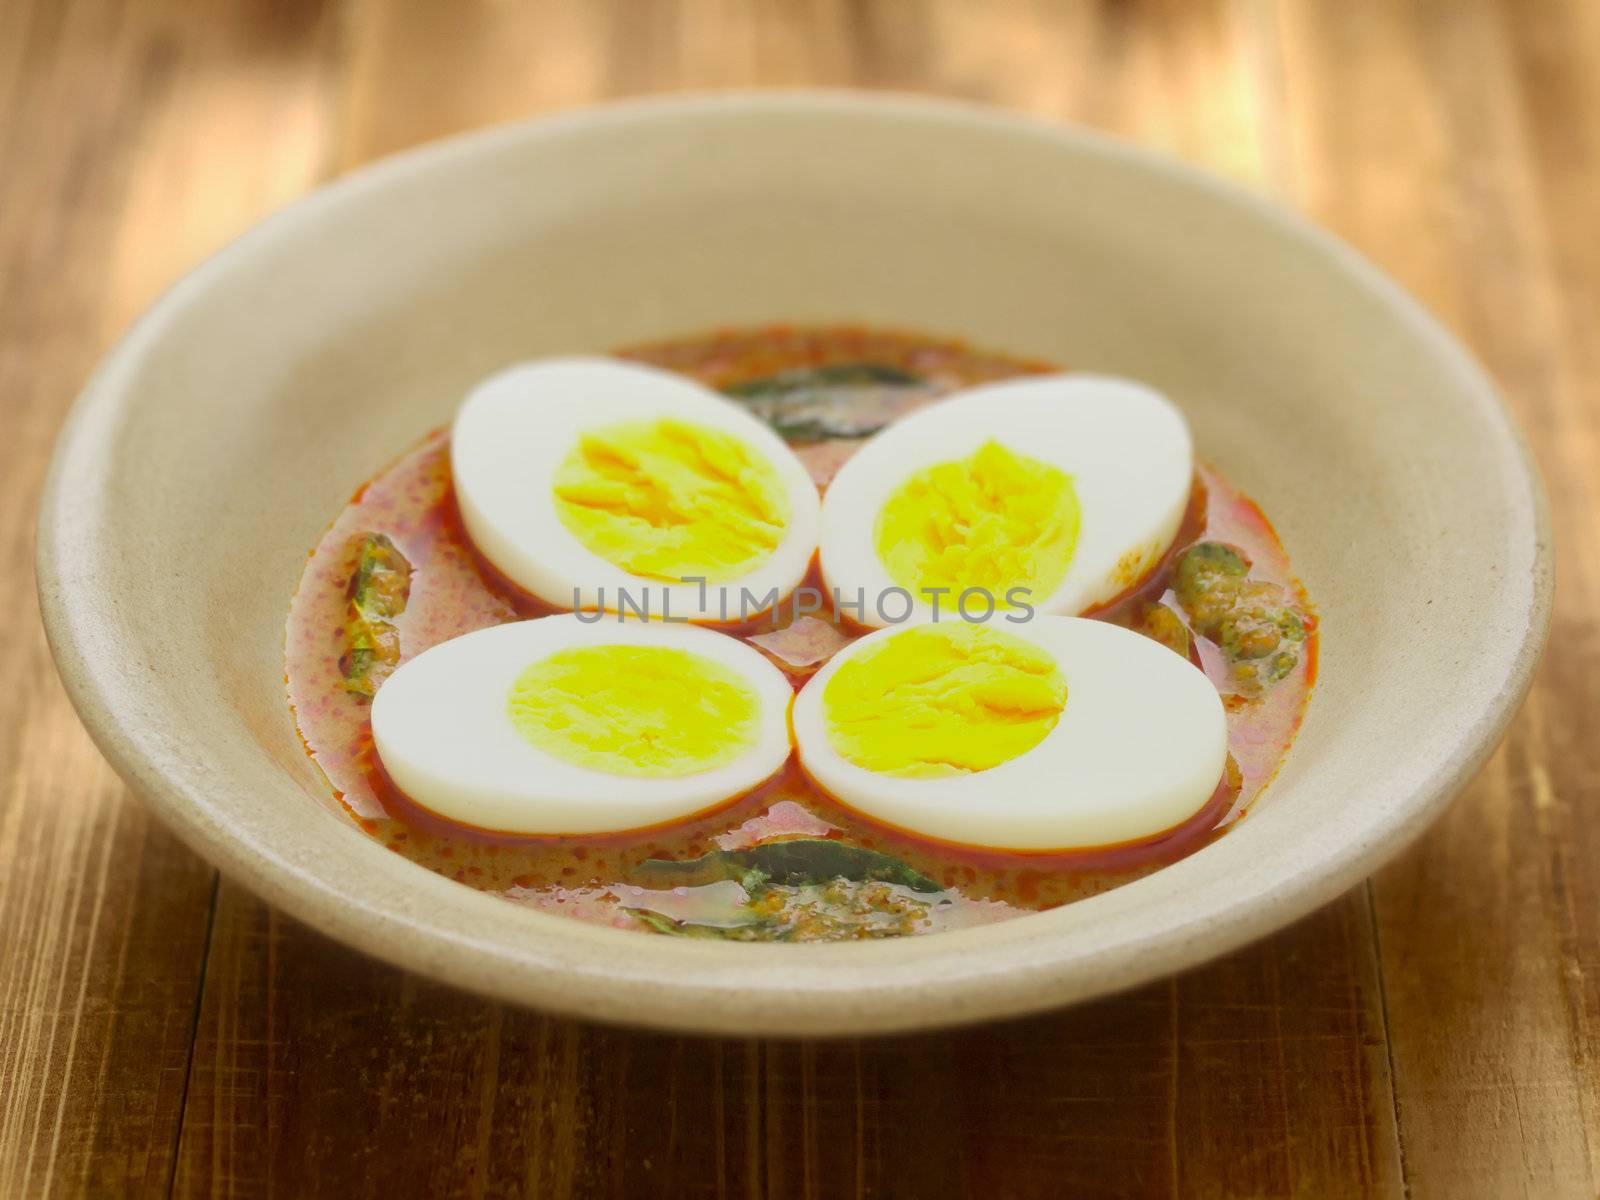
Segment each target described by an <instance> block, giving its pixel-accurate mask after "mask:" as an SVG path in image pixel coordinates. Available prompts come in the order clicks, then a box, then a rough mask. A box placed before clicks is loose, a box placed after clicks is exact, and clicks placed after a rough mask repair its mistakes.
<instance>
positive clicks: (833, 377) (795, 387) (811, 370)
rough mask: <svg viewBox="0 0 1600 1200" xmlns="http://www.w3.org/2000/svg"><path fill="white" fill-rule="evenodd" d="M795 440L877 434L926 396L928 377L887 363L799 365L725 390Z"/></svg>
mask: <svg viewBox="0 0 1600 1200" xmlns="http://www.w3.org/2000/svg"><path fill="white" fill-rule="evenodd" d="M723 391H724V393H725V394H726V395H729V396H732V397H733V398H734V399H735V400H739V401H741V402H742V403H744V404H745V405H746V406H747V407H748V408H749V409H750V411H751V412H752V413H754V414H755V415H756V416H758V417H760V418H761V419H762V420H763V421H765V422H767V424H769V425H771V426H772V428H773V429H774V430H776V431H777V432H778V433H779V434H781V435H782V436H784V437H786V438H789V439H790V440H792V441H821V440H823V439H825V438H857V437H866V436H867V435H868V434H872V433H876V432H877V431H878V430H880V429H882V428H883V427H884V426H885V425H887V424H888V423H889V422H890V421H892V420H894V418H895V417H896V416H898V415H899V414H900V413H901V412H903V411H905V410H906V409H908V408H910V407H912V406H913V405H914V404H916V403H917V402H918V401H920V400H923V399H926V398H927V397H928V396H929V395H930V394H931V389H930V388H929V385H928V383H927V381H926V380H924V379H922V378H921V377H920V376H917V375H913V374H912V373H911V372H909V371H905V370H902V369H901V368H899V367H891V366H887V365H885V364H883V363H871V362H859V363H834V364H832V365H829V366H822V367H797V368H794V369H792V370H788V371H779V372H778V373H777V374H776V375H767V376H764V377H762V378H760V379H752V380H748V381H746V382H744V383H736V384H733V385H731V386H729V387H726V388H724V389H723Z"/></svg>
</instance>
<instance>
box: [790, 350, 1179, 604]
mask: <svg viewBox="0 0 1600 1200" xmlns="http://www.w3.org/2000/svg"><path fill="white" fill-rule="evenodd" d="M1193 473H1194V462H1193V450H1192V446H1191V442H1190V438H1189V427H1188V425H1187V423H1186V422H1185V421H1184V418H1183V414H1182V413H1180V412H1179V411H1178V409H1177V408H1176V407H1174V405H1173V404H1172V403H1171V402H1170V401H1168V400H1167V399H1166V398H1164V397H1163V396H1162V395H1161V394H1160V393H1158V392H1155V391H1152V390H1151V389H1150V388H1147V387H1144V386H1143V385H1141V384H1137V383H1133V382H1130V381H1128V380H1124V379H1113V378H1109V377H1105V376H1097V375H1043V376H1030V377H1027V378H1023V379H1015V380H1008V381H1005V382H1002V383H994V384H985V385H983V386H981V387H976V388H972V389H970V390H967V391H964V392H961V393H959V394H957V395H955V396H952V397H950V398H949V399H947V400H944V401H942V402H940V403H938V404H935V405H932V406H930V407H928V408H924V409H921V410H920V411H918V412H915V413H912V414H911V415H910V416H908V417H906V418H904V419H903V420H901V421H898V422H896V423H895V424H894V425H891V426H889V427H888V428H887V429H885V430H884V431H883V432H881V433H879V434H878V435H877V436H876V437H874V438H873V439H872V440H871V441H869V442H868V443H867V444H866V445H865V446H863V447H862V448H861V449H860V450H859V451H858V452H857V453H856V454H855V456H854V457H853V458H851V459H850V460H849V461H848V462H847V463H845V465H844V466H843V467H842V468H841V469H840V471H839V473H838V475H836V476H835V477H834V479H833V482H832V483H831V484H829V485H828V491H827V494H826V496H825V497H824V499H823V506H822V540H821V561H822V574H823V577H824V579H825V580H826V582H827V583H828V585H829V586H830V587H831V588H832V589H834V590H835V591H836V592H837V593H838V595H839V597H840V602H841V604H842V605H843V607H844V611H845V613H846V615H848V616H849V617H851V618H852V619H853V620H856V621H858V622H859V623H860V624H863V625H867V626H871V627H881V626H884V625H889V624H895V623H899V622H902V621H905V620H908V619H909V620H926V619H930V618H933V617H937V616H942V615H945V614H950V615H956V611H957V608H958V607H959V608H960V610H961V615H964V616H965V617H967V618H968V619H971V620H983V619H985V618H986V617H987V616H988V615H990V614H991V613H993V612H996V611H1004V610H1007V609H1023V608H1026V607H1032V608H1033V609H1035V610H1037V611H1039V612H1045V613H1064V614H1067V615H1069V616H1070V615H1076V614H1078V613H1081V612H1084V611H1086V610H1087V609H1090V608H1092V607H1093V606H1094V605H1096V604H1099V603H1102V602H1104V601H1106V600H1110V599H1112V598H1113V597H1114V596H1116V595H1117V594H1118V593H1120V592H1122V591H1124V590H1126V589H1127V588H1128V587H1130V586H1131V585H1133V584H1134V583H1136V582H1138V580H1139V579H1140V578H1142V577H1143V576H1144V575H1145V574H1146V573H1147V572H1148V571H1149V570H1150V568H1151V567H1153V566H1154V565H1155V564H1156V563H1157V562H1158V561H1159V560H1160V558H1161V556H1162V554H1163V553H1165V551H1166V549H1167V547H1168V545H1169V544H1170V543H1171V542H1172V539H1173V537H1174V536H1176V534H1177V532H1178V527H1179V525H1180V524H1181V523H1182V520H1183V514H1184V510H1185V508H1186V507H1187V505H1188V502H1189V490H1190V486H1191V483H1192V480H1193Z"/></svg>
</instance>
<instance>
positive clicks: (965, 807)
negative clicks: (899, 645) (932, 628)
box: [794, 616, 1228, 851]
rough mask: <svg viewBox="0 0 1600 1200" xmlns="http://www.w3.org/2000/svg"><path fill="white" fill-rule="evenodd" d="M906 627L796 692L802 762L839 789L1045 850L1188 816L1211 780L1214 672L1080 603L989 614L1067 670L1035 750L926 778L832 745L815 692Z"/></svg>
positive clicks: (1217, 763) (1093, 842)
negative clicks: (1209, 674)
mask: <svg viewBox="0 0 1600 1200" xmlns="http://www.w3.org/2000/svg"><path fill="white" fill-rule="evenodd" d="M997 620H1000V619H999V618H997ZM907 628H908V627H904V626H902V627H896V628H892V629H883V630H879V631H878V632H877V633H873V634H869V635H868V636H866V637H864V638H862V639H860V640H859V641H857V642H854V643H852V644H851V645H850V646H848V647H846V648H845V649H844V650H842V651H840V652H839V653H838V654H836V655H834V657H833V658H832V659H831V660H830V661H829V663H828V665H827V666H826V667H824V668H823V669H822V670H821V671H820V672H818V673H817V675H816V676H814V677H813V678H812V679H811V680H810V681H809V682H808V683H807V684H806V686H805V687H804V688H803V689H802V690H801V692H800V694H799V696H798V697H796V699H795V704H794V736H795V743H796V746H797V748H798V750H799V753H800V764H801V766H802V767H804V768H805V770H806V772H807V773H808V774H809V775H810V776H811V778H812V779H813V780H815V781H816V783H817V784H818V785H819V786H820V787H822V788H823V790H825V791H826V792H828V793H829V794H830V795H832V796H834V797H835V798H836V799H838V800H839V802H840V803H842V804H844V805H846V806H848V807H850V808H853V809H855V810H856V811H858V812H861V813H863V814H865V815H866V816H868V817H872V818H874V819H876V820H879V821H882V822H884V823H885V824H888V825H893V826H895V827H897V828H899V829H904V830H908V831H910V832H912V833H918V834H922V835H924V836H926V837H932V838H938V839H940V840H943V841H947V842H956V843H959V844H962V845H967V846H981V847H986V848H991V849H999V850H1022V851H1044V850H1072V849H1086V848H1091V847H1099V846H1111V845H1116V844H1119V843H1123V842H1131V841H1137V840H1143V839H1147V838H1150V837H1154V836H1155V835H1157V834H1160V833H1163V832H1165V831H1167V830H1169V829H1171V828H1173V827H1174V826H1176V825H1179V824H1181V823H1182V822H1184V821H1185V820H1187V819H1188V818H1190V817H1192V816H1193V815H1194V814H1195V813H1196V812H1198V811H1199V810H1200V809H1201V808H1203V807H1205V804H1206V802H1207V801H1208V800H1210V799H1211V797H1212V795H1213V794H1214V793H1215V791H1216V787H1217V784H1218V782H1219V781H1220V780H1221V778H1222V773H1223V768H1224V765H1225V763H1226V759H1227V752H1228V732H1227V723H1226V720H1225V717H1224V714H1223V707H1222V700H1221V698H1220V697H1219V696H1218V695H1217V692H1216V689H1215V688H1214V687H1213V686H1212V685H1211V682H1210V681H1209V680H1208V679H1207V678H1206V677H1205V675H1204V673H1203V672H1201V671H1200V670H1199V669H1198V668H1197V667H1195V666H1193V665H1192V664H1190V663H1189V661H1188V660H1187V659H1185V658H1183V657H1181V656H1179V655H1177V654H1174V653H1173V652H1172V651H1171V650H1169V649H1167V648H1166V647H1165V646H1163V645H1161V644H1159V643H1157V642H1155V641H1152V640H1151V639H1149V638H1146V637H1144V636H1142V635H1140V634H1137V633H1133V632H1131V631H1130V630H1126V629H1123V628H1121V627H1120V626H1116V625H1111V624H1109V623H1107V622H1104V621H1095V620H1090V619H1087V618H1082V617H1059V616H1037V617H1035V618H1033V619H1032V620H1031V621H1026V622H1016V623H1007V622H1004V621H1003V620H1002V621H1001V623H1000V624H999V626H998V628H1000V629H1002V630H1004V631H1005V632H1006V633H1009V634H1013V635H1015V636H1016V637H1019V638H1022V639H1025V640H1027V641H1029V642H1032V643H1033V644H1034V645H1036V646H1039V647H1041V648H1043V649H1044V650H1045V651H1046V652H1048V653H1049V654H1051V655H1052V656H1053V657H1054V658H1055V661H1056V668H1057V670H1059V671H1060V672H1061V675H1062V677H1063V678H1064V679H1065V680H1066V685H1067V700H1066V706H1065V708H1064V709H1063V710H1062V713H1061V717H1060V720H1059V721H1058V722H1057V723H1056V726H1055V728H1053V729H1052V730H1051V731H1050V732H1049V733H1048V734H1046V735H1045V737H1044V739H1043V740H1042V741H1040V742H1039V744H1038V745H1036V746H1034V747H1033V748H1032V749H1031V750H1028V751H1027V752H1026V753H1024V754H1021V755H1018V756H1017V757H1016V758H1013V759H1010V760H1009V761H1007V762H1004V763H1001V764H1000V765H999V766H995V767H991V768H989V769H988V770H984V771H974V772H971V773H968V774H961V775H947V776H940V777H935V778H904V777H900V776H895V775H885V774H880V773H878V772H876V771H870V770H867V769H866V768H864V767H860V766H857V765H856V764H855V763H852V762H850V761H848V760H847V759H845V758H844V757H842V756H841V755H840V754H839V753H838V752H837V751H836V750H835V749H834V747H833V743H832V740H831V738H830V736H829V733H828V728H827V722H826V719H825V715H824V708H823V702H822V700H823V693H824V691H825V689H826V688H827V686H828V681H829V680H831V679H832V678H833V676H834V674H835V673H836V672H837V671H838V670H839V668H840V667H841V666H842V665H843V664H844V663H846V662H849V661H850V660H851V659H853V658H854V657H856V656H857V655H858V654H861V653H862V652H864V651H867V650H870V649H872V648H873V647H874V646H876V645H878V644H879V643H880V642H882V640H883V639H885V638H892V637H895V636H897V635H899V634H902V633H904V632H906V629H907Z"/></svg>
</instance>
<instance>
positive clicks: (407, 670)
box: [372, 613, 794, 834]
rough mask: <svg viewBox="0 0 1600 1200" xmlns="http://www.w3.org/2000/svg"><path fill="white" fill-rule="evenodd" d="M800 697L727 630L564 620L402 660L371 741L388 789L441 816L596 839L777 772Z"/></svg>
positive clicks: (464, 639)
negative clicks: (791, 710)
mask: <svg viewBox="0 0 1600 1200" xmlns="http://www.w3.org/2000/svg"><path fill="white" fill-rule="evenodd" d="M793 696H794V693H793V690H792V689H791V687H790V685H789V682H788V680H787V679H786V678H785V677H784V675H783V673H782V672H781V671H779V670H778V669H777V668H776V667H774V666H773V665H772V664H771V663H770V662H768V661H767V659H766V658H765V657H764V656H763V655H762V654H761V653H760V652H759V651H757V650H754V649H752V648H751V647H749V646H747V645H745V644H744V643H743V642H740V641H738V640H737V639H735V638H731V637H728V636H726V635H725V634H721V633H717V632H715V631H713V630H709V629H702V628H699V627H697V626H693V625H686V624H681V623H672V624H666V623H663V622H658V621H650V622H646V621H638V620H626V621H622V620H618V619H617V618H615V617H612V616H599V615H596V616H595V617H593V618H588V619H586V618H583V617H580V616H578V615H577V614H573V613H569V614H563V615H561V616H554V617H543V618H540V619H538V620H533V621H520V622H514V623H512V624H509V625H496V626H494V627H492V628H489V629H480V630H478V631H476V632H474V633H468V634H465V635H463V636H461V637H458V638H454V639H452V640H451V641H448V642H442V643H440V644H439V645H437V646H434V647H432V648H430V649H428V650H425V651H423V652H422V653H421V654H419V655H417V656H416V657H415V658H413V659H411V660H410V661H408V662H406V663H404V664H402V665H401V666H400V667H399V669H397V670H396V671H395V673H394V674H393V675H391V676H390V677H389V678H388V679H387V680H386V681H385V682H384V684H383V686H382V687H381V688H379V689H378V694H377V696H376V697H375V698H374V699H373V702H372V738H373V743H374V745H375V746H376V748H377V752H378V758H379V760H380V761H381V762H382V764H383V768H384V770H385V771H387V772H388V774H389V777H390V778H391V779H392V780H393V781H394V783H395V785H396V786H397V787H399V788H400V790H401V791H402V792H404V793H405V794H406V795H407V796H409V797H410V798H411V799H412V800H414V801H415V802H416V803H418V804H420V805H422V806H423V807H424V808H427V809H430V810H431V811H433V812H435V813H438V814H439V815H440V816H444V817H448V818H449V819H451V820H454V821H460V822H462V823H464V824H468V825H475V826H478V827H480V828H484V829H493V830H499V831H504V832H511V833H540V834H562V833H603V832H611V831H616V830H625V829H639V828H643V827H645V826H649V825H656V824H659V823H661V822H664V821H672V820H677V819H679V818H682V817H687V816H691V815H693V814H694V813H697V812H701V811H703V810H705V809H708V808H712V807H714V806H716V805H717V804H719V803H721V802H722V801H725V800H729V799H732V798H733V797H735V796H738V795H740V794H741V793H743V792H747V791H749V790H750V789H751V788H753V787H755V786H756V785H757V784H760V783H762V782H763V781H764V780H766V779H767V778H768V777H769V776H771V775H773V774H775V773H776V772H777V771H778V769H779V768H780V767H782V766H783V764H784V761H785V760H786V759H787V758H788V757H789V751H790V740H789V707H790V704H791V702H792V700H793Z"/></svg>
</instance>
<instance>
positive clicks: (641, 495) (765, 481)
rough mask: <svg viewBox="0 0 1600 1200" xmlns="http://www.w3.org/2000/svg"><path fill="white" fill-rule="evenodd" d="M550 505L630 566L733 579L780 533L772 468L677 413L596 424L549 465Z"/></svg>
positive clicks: (783, 519)
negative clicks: (551, 476) (553, 503)
mask: <svg viewBox="0 0 1600 1200" xmlns="http://www.w3.org/2000/svg"><path fill="white" fill-rule="evenodd" d="M554 488H555V496H556V513H557V515H558V516H559V517H560V518H561V523H562V524H563V525H565V526H566V527H567V529H568V530H569V531H571V533H572V535H573V537H575V538H577V539H578V541H579V542H581V543H582V544H583V546H584V547H585V548H586V549H588V550H590V551H591V552H593V553H594V554H597V555H599V556H600V557H601V558H603V559H605V560H606V561H607V562H609V563H612V564H614V565H616V566H619V567H621V568H622V569H623V570H625V571H627V572H629V573H630V574H633V575H640V576H644V577H647V578H650V579H663V580H669V581H677V580H683V579H693V578H701V579H705V580H707V581H709V582H712V583H718V582H723V581H726V580H729V579H736V578H738V577H739V576H741V575H743V574H745V573H746V572H748V571H749V570H751V569H752V568H754V567H755V566H757V565H758V564H760V563H761V562H762V561H763V560H764V559H766V557H767V556H768V555H770V554H771V553H772V552H773V550H775V549H776V548H777V546H778V543H779V542H781V541H782V540H783V535H784V529H785V527H786V526H787V524H788V521H789V498H788V495H787V493H786V492H785V491H784V487H783V481H782V480H781V479H780V478H779V477H778V472H777V470H776V469H775V468H774V467H773V465H772V464H771V463H770V462H769V461H767V459H766V458H764V457H763V456H762V455H761V454H760V453H759V452H757V451H756V450H754V449H752V448H751V447H749V446H747V445H745V444H744V443H743V442H741V441H740V440H739V439H738V438H736V437H733V436H731V435H730V434H726V433H723V432H721V431H720V430H716V429H711V428H708V427H706V426H703V425H694V424H690V423H688V422H685V421H673V420H656V421H628V422H623V423H622V424H618V425H612V426H609V427H607V428H605V429H599V430H595V431H593V432H591V433H587V434H585V435H584V436H583V437H582V438H580V439H579V441H578V445H577V447H576V448H575V449H574V450H573V451H572V453H571V454H569V455H568V456H567V458H566V460H565V461H564V462H563V463H562V464H561V466H560V467H559V468H557V470H556V473H555V479H554Z"/></svg>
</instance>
